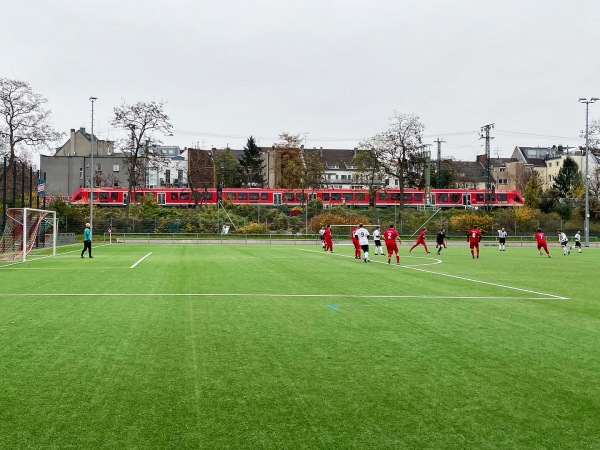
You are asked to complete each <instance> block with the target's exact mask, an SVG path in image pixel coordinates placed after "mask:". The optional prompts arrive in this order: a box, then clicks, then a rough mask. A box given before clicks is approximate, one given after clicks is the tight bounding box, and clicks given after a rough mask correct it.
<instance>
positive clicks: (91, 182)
mask: <svg viewBox="0 0 600 450" xmlns="http://www.w3.org/2000/svg"><path fill="white" fill-rule="evenodd" d="M96 100H98V99H97V98H96V97H90V102H92V137H91V139H90V231H92V230H93V229H94V102H95V101H96Z"/></svg>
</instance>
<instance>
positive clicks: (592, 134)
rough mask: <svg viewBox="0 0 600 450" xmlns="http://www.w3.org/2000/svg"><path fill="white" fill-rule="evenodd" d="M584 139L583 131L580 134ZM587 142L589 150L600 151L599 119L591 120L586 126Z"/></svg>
mask: <svg viewBox="0 0 600 450" xmlns="http://www.w3.org/2000/svg"><path fill="white" fill-rule="evenodd" d="M581 137H582V138H584V139H585V130H584V131H582V132H581ZM588 137H589V139H588V141H589V146H590V148H591V149H592V148H595V149H600V119H596V120H592V121H591V122H590V124H589V126H588Z"/></svg>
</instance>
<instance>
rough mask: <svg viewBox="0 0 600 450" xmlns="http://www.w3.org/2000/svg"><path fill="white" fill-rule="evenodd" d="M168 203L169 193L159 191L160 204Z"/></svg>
mask: <svg viewBox="0 0 600 450" xmlns="http://www.w3.org/2000/svg"><path fill="white" fill-rule="evenodd" d="M166 203H167V194H166V193H165V192H159V193H158V204H159V205H165V204H166Z"/></svg>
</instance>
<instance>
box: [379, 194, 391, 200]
mask: <svg viewBox="0 0 600 450" xmlns="http://www.w3.org/2000/svg"><path fill="white" fill-rule="evenodd" d="M378 197H379V200H388V197H389V196H388V194H387V193H386V192H380V193H379V195H378Z"/></svg>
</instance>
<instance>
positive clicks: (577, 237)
mask: <svg viewBox="0 0 600 450" xmlns="http://www.w3.org/2000/svg"><path fill="white" fill-rule="evenodd" d="M574 238H575V248H576V249H577V253H581V231H577V233H575V236H574ZM571 250H573V247H571Z"/></svg>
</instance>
